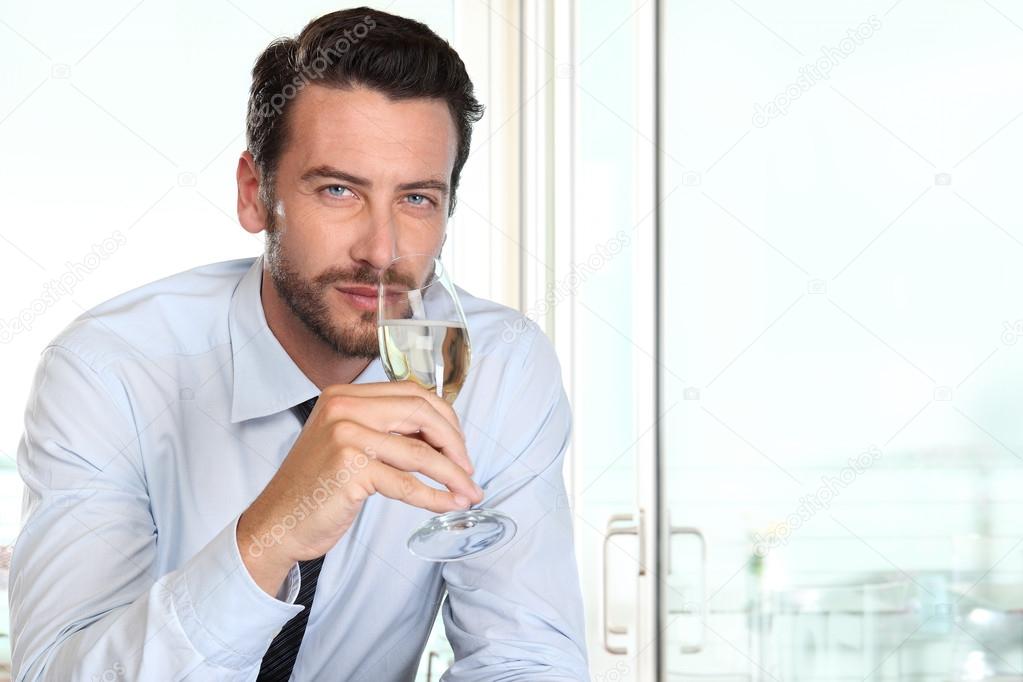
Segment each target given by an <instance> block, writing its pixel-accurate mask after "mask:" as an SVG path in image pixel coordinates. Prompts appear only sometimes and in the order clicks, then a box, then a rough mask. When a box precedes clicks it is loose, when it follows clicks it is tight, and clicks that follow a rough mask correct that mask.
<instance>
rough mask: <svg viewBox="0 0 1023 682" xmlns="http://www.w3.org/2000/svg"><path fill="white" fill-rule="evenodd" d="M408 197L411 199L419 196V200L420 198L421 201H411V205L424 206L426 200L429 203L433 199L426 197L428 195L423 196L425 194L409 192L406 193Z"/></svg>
mask: <svg viewBox="0 0 1023 682" xmlns="http://www.w3.org/2000/svg"><path fill="white" fill-rule="evenodd" d="M408 198H409V199H412V198H419V199H421V200H422V201H413V202H412V205H413V206H425V205H426V202H429V203H431V204H432V203H433V199H431V198H430V197H428V196H425V195H423V194H409V195H408Z"/></svg>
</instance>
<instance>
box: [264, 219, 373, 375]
mask: <svg viewBox="0 0 1023 682" xmlns="http://www.w3.org/2000/svg"><path fill="white" fill-rule="evenodd" d="M272 205H273V204H271V206H272ZM267 214H268V218H267V226H266V258H267V262H268V264H269V266H270V268H269V269H270V277H271V279H272V280H273V285H274V289H276V290H277V294H278V295H279V296H280V297H281V299H282V300H284V302H285V303H286V304H287V306H288V308H290V309H291V312H292V313H294V315H295V317H297V318H298V319H299V320H300V321H301V322H302V324H304V325H305V327H306V329H308V330H309V331H311V332H312V333H313V334H315V335H316V336H317V337H318V338H319V339H320V340H322V341H323V342H324V343H326V344H327V345H328V346H330V347H331V348H333V349H334V351H335V352H336V353H337V354H339V355H341V356H343V357H349V358H368V359H373V358H376V357H377V356H378V355H379V354H380V348H379V345H378V341H377V330H376V317H377V314H376V312H374V311H362V312H360V313H359V314H358V317H357V318H356V319H355V320H353V321H351V322H349V323H347V324H338V323H336V322H335V321H334V319H333V318H332V317H331V306H330V304H329V303H328V300H327V297H328V296H329V295H331V290H332V289H333V288H334V286H335V285H338V284H348V285H351V284H363V285H368V286H372V287H376V286H377V282H378V274H377V272H376V271H375V270H374V269H372V268H370V267H361V268H360V267H356V268H353V269H351V270H343V269H341V268H330V269H327V270H325V271H323V272H321V273H320V274H319V275H316V276H315V277H313V278H312V279H306V278H304V277H303V276H302V275H301V273H299V272H298V270H297V269H295V267H294V266H293V264H292V263H291V261H290V259H289V258H288V254H287V251H286V249H285V248H284V246H283V244H282V243H281V230H279V229H278V226H277V224H276V223H277V220H276V216H275V215H274V211H273V209H272V208H271V209H270V210H268V211H267Z"/></svg>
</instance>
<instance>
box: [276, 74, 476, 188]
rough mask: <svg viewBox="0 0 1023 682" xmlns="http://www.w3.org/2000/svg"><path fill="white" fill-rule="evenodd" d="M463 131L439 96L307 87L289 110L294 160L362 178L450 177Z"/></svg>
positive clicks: (288, 153)
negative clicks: (393, 95)
mask: <svg viewBox="0 0 1023 682" xmlns="http://www.w3.org/2000/svg"><path fill="white" fill-rule="evenodd" d="M456 148H457V131H456V129H455V124H454V120H453V118H452V116H451V112H450V110H449V109H448V106H447V103H446V102H445V101H444V100H442V99H436V98H415V99H407V100H396V101H392V100H390V99H388V98H387V96H386V95H384V94H383V93H381V92H379V91H377V90H371V89H369V88H365V87H355V88H351V89H341V88H330V87H324V86H320V85H312V84H310V85H307V86H306V87H304V88H302V90H301V91H300V92H299V94H298V96H297V97H296V98H295V101H294V102H292V105H291V107H290V109H289V110H288V143H287V146H286V149H285V150H284V154H283V156H282V162H284V161H285V160H286V158H287V157H289V156H290V157H291V161H292V162H293V163H296V164H298V165H299V166H302V167H309V166H316V165H321V164H326V165H332V166H341V167H344V169H345V170H347V171H350V172H353V173H356V174H376V175H393V176H394V177H396V178H397V177H404V176H405V175H420V174H422V173H432V174H435V175H437V176H439V177H445V178H446V177H447V176H448V175H450V173H451V169H452V167H453V166H454V161H455V152H456Z"/></svg>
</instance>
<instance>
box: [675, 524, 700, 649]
mask: <svg viewBox="0 0 1023 682" xmlns="http://www.w3.org/2000/svg"><path fill="white" fill-rule="evenodd" d="M669 519H670V516H669ZM676 535H692V536H693V537H694V538H696V539H697V541H698V542H699V543H700V601H699V604H700V639H699V640H698V641H697V643H696V644H685V643H683V644H682V647H681V649H682V653H684V654H698V653H700V652H701V651H703V645H704V642H705V640H706V637H707V538H706V537H704V535H703V533H702V532H701V531H700V529H698V528H693V527H692V526H675V525H671V523H670V521H669V525H668V575H671V554H672V552H671V538H673V537H675V536H676Z"/></svg>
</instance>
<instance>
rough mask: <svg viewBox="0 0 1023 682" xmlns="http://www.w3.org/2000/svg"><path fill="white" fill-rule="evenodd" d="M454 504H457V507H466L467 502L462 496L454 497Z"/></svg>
mask: <svg viewBox="0 0 1023 682" xmlns="http://www.w3.org/2000/svg"><path fill="white" fill-rule="evenodd" d="M455 504H457V505H458V506H459V507H468V506H469V500H468V499H467V498H466V497H464V496H463V495H455Z"/></svg>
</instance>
